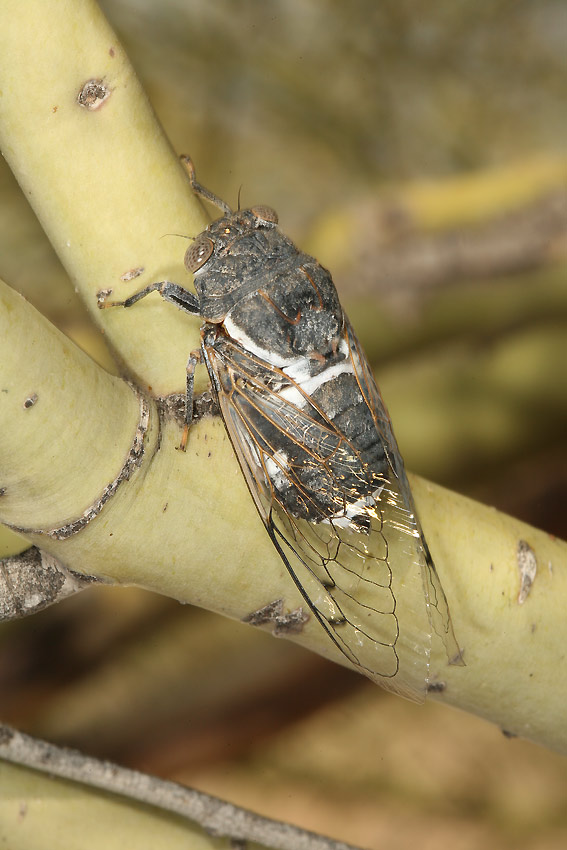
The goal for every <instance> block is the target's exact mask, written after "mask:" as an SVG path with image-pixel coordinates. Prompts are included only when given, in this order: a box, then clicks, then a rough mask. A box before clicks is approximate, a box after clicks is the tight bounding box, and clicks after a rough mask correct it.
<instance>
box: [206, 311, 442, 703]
mask: <svg viewBox="0 0 567 850" xmlns="http://www.w3.org/2000/svg"><path fill="white" fill-rule="evenodd" d="M345 337H346V339H347V341H348V344H349V347H350V350H351V352H352V362H353V367H354V371H355V374H356V376H357V380H358V382H359V384H360V387H361V391H362V393H363V395H364V397H365V399H366V402H367V404H368V405H369V407H370V408H371V410H372V414H373V417H374V419H375V423H376V428H377V430H378V432H379V434H380V437H381V440H382V443H383V446H384V450H385V452H386V456H387V458H388V463H387V464H386V465H385V469H386V471H385V472H384V474H382V475H380V476H379V477H378V478H376V476H374V479H373V481H372V487H373V497H372V498H368V497H366V498H364V499H362V500H361V499H358V500H356V499H355V502H354V507H353V499H354V498H355V497H353V494H352V492H351V491H349V490H348V488H347V487H345V485H344V483H343V482H344V481H345V480H352V477H353V475H355V476H363V475H364V474H365V473H364V463H363V462H362V460H361V458H360V455H359V453H358V452H357V451H356V449H355V448H354V446H353V445H351V443H350V442H349V440H348V439H346V437H345V436H344V435H343V434H341V433H340V431H338V429H337V428H336V427H335V426H334V425H333V423H332V422H331V421H330V419H328V418H327V417H326V416H325V415H324V414H323V413H322V411H321V410H320V409H319V408H318V407H317V405H316V404H315V403H314V402H313V401H312V399H311V398H310V397H309V396H308V395H306V394H305V393H304V392H303V391H302V390H301V387H300V386H299V384H295V383H294V382H293V381H290V379H289V377H288V376H287V375H285V374H284V373H283V372H282V371H280V370H279V369H277V368H275V367H272V366H270V365H269V364H267V363H265V362H264V361H262V360H259V359H258V358H257V357H254V356H253V355H250V354H248V353H247V352H245V351H244V350H243V349H242V348H240V347H239V346H237V345H234V344H233V343H231V342H230V341H229V340H226V339H225V340H223V342H222V345H221V346H215V347H213V346H207V345H205V354H206V359H207V365H208V368H209V371H210V372H211V377H212V378H213V377H214V378H215V385H216V386H217V389H218V394H219V403H220V407H221V411H222V414H223V418H224V421H225V424H226V427H227V430H228V433H229V436H230V438H231V441H232V443H233V445H234V448H235V451H236V454H237V456H238V459H239V462H240V465H241V467H242V470H243V472H244V475H245V477H246V481H247V483H248V487H249V489H250V492H251V494H252V496H253V498H254V501H255V503H256V506H257V508H258V511H259V513H260V515H261V517H262V519H263V521H264V523H265V525H266V528H267V530H268V533H269V535H270V537H271V539H272V541H273V543H274V545H275V547H276V549H277V550H278V552H279V554H280V556H281V558H282V560H283V561H284V563H285V565H286V567H287V569H288V571H289V573H290V575H291V577H292V579H293V581H294V582H295V584H296V586H297V587H298V589H299V591H300V592H301V594H302V595H303V597H304V599H305V600H306V603H307V605H308V606H309V609H310V610H311V613H312V614H313V616H314V617H315V619H316V620H317V621H318V622H319V623H320V625H321V626H322V628H323V629H324V631H325V632H326V634H327V636H328V637H329V638H330V641H331V642H332V645H334V646H335V647H336V649H338V650H339V651H340V652H341V653H342V655H343V656H345V657H346V658H347V659H348V660H349V661H350V662H351V664H353V665H354V666H355V667H357V668H358V669H359V670H360V671H361V672H363V673H364V674H366V675H367V676H369V677H370V678H372V679H373V680H375V681H377V682H379V683H380V684H381V685H382V686H383V687H385V688H386V689H387V690H390V691H393V692H395V693H398V694H401V695H403V696H405V697H407V698H409V699H413V700H418V701H419V700H422V699H423V698H424V696H425V691H426V685H427V679H428V664H429V649H430V639H431V625H430V620H429V616H428V606H427V604H426V600H428V599H429V598H430V597H433V592H432V589H435V590H436V591H440V593H441V594H442V590H441V588H440V585H439V586H438V587H437V584H435V583H434V579H431V581H430V580H429V578H428V579H427V582H425V583H424V576H425V575H426V573H427V574H428V575H429V573H431V575H432V576H433V577H434V578H436V574H435V571H434V568H433V565H432V563H431V561H430V558H428V552H427V548H426V546H425V543H424V541H423V538H422V536H421V532H420V529H419V526H418V524H417V520H416V518H415V512H414V509H413V502H412V499H411V494H410V491H409V486H408V483H407V479H406V477H405V473H404V471H403V464H402V461H401V458H399V453H398V451H397V447H396V443H395V440H394V437H393V434H392V431H391V427H390V424H389V419H388V417H387V413H386V410H385V408H384V406H383V404H382V402H381V400H380V396H379V393H378V390H377V388H376V387H375V384H374V382H373V379H372V376H371V373H370V370H369V368H368V366H367V364H366V361H365V359H364V357H363V355H362V354H361V351H360V348H359V346H358V343H357V342H356V338H355V337H354V335H353V334H352V331H351V330H350V328H349V327H348V326H347V329H346V330H345ZM290 385H291V386H292V387H293V388H294V389H295V390H296V392H297V393H299V394H300V397H301V398H300V403H294V402H293V401H292V400H290V399H286V398H285V397H282V395H281V389H282V386H283V387H289V386H290ZM297 398H299V397H298V396H297V395H296V401H297ZM329 505H331V506H332V507H331V508H329ZM428 563H431V566H430V567H428ZM425 585H426V586H427V589H426V591H425V593H424V586H425ZM430 588H431V589H430ZM442 599H443V600H445V597H444V595H443V596H442ZM445 605H446V602H445ZM447 616H448V614H447ZM451 634H452V632H451ZM327 647H329V644H328V642H327ZM330 648H332V647H330ZM323 649H324V648H323Z"/></svg>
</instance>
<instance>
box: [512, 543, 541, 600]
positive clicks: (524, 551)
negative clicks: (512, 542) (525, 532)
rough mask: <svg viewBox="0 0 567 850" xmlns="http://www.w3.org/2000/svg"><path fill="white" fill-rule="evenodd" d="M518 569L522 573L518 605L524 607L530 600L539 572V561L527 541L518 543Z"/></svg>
mask: <svg viewBox="0 0 567 850" xmlns="http://www.w3.org/2000/svg"><path fill="white" fill-rule="evenodd" d="M516 559H517V563H518V569H519V571H520V592H519V593H518V605H522V604H523V603H524V602H525V601H526V599H527V598H528V594H529V592H530V590H531V589H532V584H533V583H534V579H535V577H536V572H537V559H536V556H535V552H534V550H533V549H532V547H531V546H530V544H529V543H526V541H525V540H519V541H518V549H517V552H516Z"/></svg>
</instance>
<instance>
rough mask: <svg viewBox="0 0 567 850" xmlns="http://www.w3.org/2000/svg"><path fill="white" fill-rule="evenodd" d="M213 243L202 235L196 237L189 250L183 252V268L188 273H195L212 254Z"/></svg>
mask: <svg viewBox="0 0 567 850" xmlns="http://www.w3.org/2000/svg"><path fill="white" fill-rule="evenodd" d="M214 247H215V243H214V242H213V240H212V239H209V237H208V236H205V234H204V233H202V234H201V235H200V236H197V238H196V239H195V241H194V242H193V244H192V245H191V247H190V248H187V251H186V252H185V268H186V269H187V271H189V272H196V271H197V269H200V268H201V266H204V265H205V263H206V262H207V260H208V259H209V257H210V256H211V254H212V253H213V250H214Z"/></svg>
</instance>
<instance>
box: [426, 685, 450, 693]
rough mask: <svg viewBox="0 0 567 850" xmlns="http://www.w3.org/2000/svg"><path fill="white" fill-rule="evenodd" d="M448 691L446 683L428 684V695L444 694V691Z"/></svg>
mask: <svg viewBox="0 0 567 850" xmlns="http://www.w3.org/2000/svg"><path fill="white" fill-rule="evenodd" d="M445 690H447V684H446V682H428V683H427V693H428V694H442V693H443V691H445Z"/></svg>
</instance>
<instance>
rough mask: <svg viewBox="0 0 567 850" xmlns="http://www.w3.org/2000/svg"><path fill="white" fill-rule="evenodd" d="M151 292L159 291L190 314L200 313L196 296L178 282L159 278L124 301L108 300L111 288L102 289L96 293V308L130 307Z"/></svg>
mask: <svg viewBox="0 0 567 850" xmlns="http://www.w3.org/2000/svg"><path fill="white" fill-rule="evenodd" d="M151 292H159V294H160V295H161V297H162V298H164V299H165V300H166V301H169V302H170V303H171V304H175V306H176V307H179V309H180V310H183V311H184V312H185V313H190V314H191V315H192V316H200V315H201V307H200V305H199V299H198V298H197V296H196V295H194V294H193V293H192V292H189V291H188V290H187V289H184V288H183V287H182V286H179V284H177V283H172V282H171V281H170V280H160V281H157V282H156V283H150V285H149V286H146V287H144V289H140V291H139V292H135V293H134V295H131V296H130V297H129V298H126V300H125V301H108V300H107V298H108V297H109V295H111V294H112V290H111V289H102V290H101V291H100V292H99V293H98V294H97V303H98V308H99V310H106V308H107V307H132V305H133V304H136V302H137V301H140V299H141V298H145V297H146V295H149V294H150V293H151Z"/></svg>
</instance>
